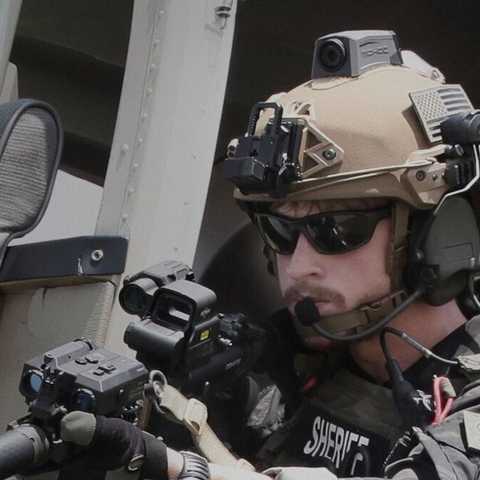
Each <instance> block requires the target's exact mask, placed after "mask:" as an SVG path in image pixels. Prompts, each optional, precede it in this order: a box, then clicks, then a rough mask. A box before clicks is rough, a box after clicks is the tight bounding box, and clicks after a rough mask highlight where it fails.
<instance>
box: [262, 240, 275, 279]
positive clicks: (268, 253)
mask: <svg viewBox="0 0 480 480" xmlns="http://www.w3.org/2000/svg"><path fill="white" fill-rule="evenodd" d="M263 255H264V256H265V258H266V260H267V272H268V273H269V274H270V275H273V276H274V277H276V276H277V259H276V258H275V253H274V252H273V251H272V249H271V248H270V247H268V246H267V245H264V247H263Z"/></svg>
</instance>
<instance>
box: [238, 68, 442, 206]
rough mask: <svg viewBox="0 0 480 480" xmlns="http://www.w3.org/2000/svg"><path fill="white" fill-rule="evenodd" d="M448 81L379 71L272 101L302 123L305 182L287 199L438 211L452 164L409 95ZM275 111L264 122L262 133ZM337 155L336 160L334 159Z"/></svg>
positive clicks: (407, 71) (319, 83) (325, 81)
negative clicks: (380, 201) (442, 158)
mask: <svg viewBox="0 0 480 480" xmlns="http://www.w3.org/2000/svg"><path fill="white" fill-rule="evenodd" d="M440 85H441V83H440V82H439V81H437V80H433V79H431V78H429V77H428V76H426V75H423V74H422V73H419V72H418V71H416V70H414V69H412V68H409V67H406V66H383V67H377V68H374V69H372V70H370V71H367V72H366V73H364V74H362V75H361V76H360V77H356V78H346V77H330V78H322V79H318V80H312V81H309V82H307V83H305V84H303V85H300V86H299V87H297V88H294V89H293V90H291V91H290V92H288V93H284V94H279V95H275V96H273V97H271V99H270V101H276V102H277V103H279V104H280V105H282V106H283V109H284V113H283V116H284V118H286V117H289V118H303V119H304V120H305V121H306V123H307V127H306V128H305V133H304V141H303V145H302V147H301V152H300V158H299V163H300V166H301V170H302V176H301V180H299V181H296V182H293V183H292V184H291V185H290V186H289V190H288V194H287V197H286V198H285V197H284V198H282V199H280V200H282V201H285V200H295V201H296V200H322V199H325V200H327V199H328V200H335V199H360V198H389V199H392V200H400V201H403V202H405V203H406V204H408V205H410V206H412V207H414V208H420V209H426V208H432V207H433V206H435V205H436V204H437V203H438V202H439V201H440V198H441V197H442V195H443V194H444V193H445V192H446V190H447V185H446V183H445V181H444V179H443V177H442V173H443V171H444V168H445V165H444V164H443V163H441V162H438V161H437V158H436V157H437V156H438V155H439V154H441V153H443V152H444V151H445V146H443V145H432V144H430V143H429V141H428V138H427V136H426V134H425V133H424V132H423V130H422V127H421V124H420V122H419V120H418V118H417V115H416V113H415V110H414V108H413V105H412V102H411V99H410V97H409V94H410V93H412V92H416V91H421V90H425V89H430V88H436V87H439V86H440ZM271 115H272V113H271V112H270V111H268V110H267V111H265V112H264V113H263V115H262V116H261V117H260V119H259V122H258V124H257V132H256V133H257V134H260V133H261V132H262V130H263V129H264V127H265V124H266V122H267V121H268V119H269V118H270V116H271ZM332 157H333V158H332ZM235 198H237V199H238V200H242V201H255V202H259V201H268V202H272V201H275V200H277V201H278V200H279V199H274V198H272V197H271V196H269V195H268V194H249V195H244V194H242V193H241V192H240V191H239V190H238V189H236V191H235Z"/></svg>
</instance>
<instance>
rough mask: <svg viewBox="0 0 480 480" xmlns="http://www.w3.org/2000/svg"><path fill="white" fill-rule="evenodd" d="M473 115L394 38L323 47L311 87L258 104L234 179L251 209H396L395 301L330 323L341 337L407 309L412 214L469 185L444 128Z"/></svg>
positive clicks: (230, 161) (232, 169) (231, 166)
mask: <svg viewBox="0 0 480 480" xmlns="http://www.w3.org/2000/svg"><path fill="white" fill-rule="evenodd" d="M402 53H403V59H402ZM472 110H473V107H472V105H471V103H470V101H469V99H468V97H467V96H466V94H465V92H464V91H463V89H462V87H461V86H460V85H446V84H444V78H443V75H442V74H441V73H440V72H439V71H438V70H437V69H435V68H432V67H431V66H429V65H428V64H426V63H425V62H423V61H422V60H421V59H420V58H419V57H418V56H416V55H415V54H413V53H412V52H400V50H399V48H398V45H397V40H396V36H395V34H394V33H393V32H389V31H353V32H342V33H338V34H332V35H327V36H324V37H320V38H319V39H318V40H317V42H316V45H315V53H314V62H313V69H312V79H311V80H310V81H308V82H306V83H304V84H303V85H300V86H299V87H297V88H294V89H293V90H291V91H290V92H288V93H282V94H277V95H274V96H273V97H271V98H270V99H269V100H268V101H267V102H266V103H260V104H257V105H256V106H255V107H254V109H253V110H252V114H251V118H250V122H249V127H248V131H247V134H246V135H245V136H244V137H242V138H239V139H238V140H235V141H232V142H231V144H230V146H229V158H227V159H226V161H225V175H226V177H227V178H228V179H230V180H232V181H233V182H234V183H235V184H236V186H237V188H236V189H235V194H234V195H235V198H236V199H237V200H239V201H240V202H241V203H243V204H245V205H247V209H248V208H249V206H250V208H255V205H259V204H264V203H265V202H270V203H271V202H279V201H281V202H285V201H290V200H291V201H299V200H322V201H325V204H326V205H335V203H338V201H339V200H341V201H345V200H347V199H374V198H377V199H384V200H387V201H389V202H391V203H392V204H393V218H392V220H393V240H392V248H391V255H390V262H389V263H390V274H391V277H392V283H393V285H394V294H393V295H392V296H391V297H389V298H388V299H379V302H377V303H376V305H365V306H362V307H360V309H358V310H359V311H360V313H359V311H355V312H351V314H347V315H342V319H340V318H336V317H337V316H334V317H335V318H332V319H330V320H331V321H330V320H329V319H325V320H324V322H325V325H326V326H327V327H328V328H329V329H331V330H332V331H336V332H338V331H345V330H352V329H353V330H356V331H361V330H362V329H365V328H367V327H369V326H371V323H372V322H374V323H375V322H377V321H378V319H379V318H381V317H383V316H385V314H387V313H388V312H390V311H391V310H393V308H394V307H395V304H396V303H398V298H399V297H398V295H395V293H398V292H400V293H403V290H404V288H403V278H402V273H403V271H404V269H405V265H406V250H407V230H408V221H409V215H410V212H411V211H414V210H429V209H433V210H434V209H435V208H439V205H440V204H441V203H442V202H443V199H444V198H445V197H446V193H447V192H448V191H449V190H452V189H457V190H459V189H460V188H462V187H464V186H465V184H466V183H467V181H466V180H465V179H460V180H459V179H458V178H457V177H455V175H454V174H452V168H451V164H450V163H449V162H447V161H446V158H448V157H454V156H455V153H457V154H458V155H461V152H460V151H459V148H458V146H457V145H451V144H447V142H445V141H444V139H443V138H442V132H441V124H442V122H443V121H444V120H445V119H447V118H449V117H451V116H453V115H455V114H459V113H461V112H470V111H472ZM449 167H450V168H449ZM457 170H458V169H457ZM453 177H455V179H454V178H453ZM467 180H468V179H467ZM462 182H463V183H462ZM327 208H328V207H327ZM400 296H401V295H400ZM347 317H348V318H347Z"/></svg>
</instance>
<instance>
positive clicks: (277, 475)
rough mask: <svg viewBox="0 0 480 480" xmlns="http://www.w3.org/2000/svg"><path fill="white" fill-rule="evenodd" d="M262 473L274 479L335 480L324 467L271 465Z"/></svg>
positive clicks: (334, 476)
mask: <svg viewBox="0 0 480 480" xmlns="http://www.w3.org/2000/svg"><path fill="white" fill-rule="evenodd" d="M262 473H263V474H264V475H268V476H270V477H272V478H274V479H275V480H337V476H336V475H334V474H333V473H332V472H331V471H330V470H327V469H326V468H305V467H272V468H267V470H265V471H263V472H262Z"/></svg>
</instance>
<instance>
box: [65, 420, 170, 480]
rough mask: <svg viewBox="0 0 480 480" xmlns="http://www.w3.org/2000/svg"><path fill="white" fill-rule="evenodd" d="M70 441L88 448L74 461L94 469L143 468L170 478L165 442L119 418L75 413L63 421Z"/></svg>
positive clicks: (150, 474) (151, 474) (152, 475)
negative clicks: (168, 475)
mask: <svg viewBox="0 0 480 480" xmlns="http://www.w3.org/2000/svg"><path fill="white" fill-rule="evenodd" d="M60 435H61V437H62V439H63V440H64V441H66V442H71V443H74V444H76V445H80V446H82V447H85V452H84V453H83V454H82V455H81V456H80V457H78V458H77V459H75V460H74V461H73V462H72V464H75V465H79V466H81V467H82V468H87V469H90V470H103V471H105V470H116V469H118V468H120V467H127V469H128V470H135V469H139V468H141V467H142V465H143V473H144V475H145V476H147V477H153V478H166V476H167V453H166V446H165V444H164V443H163V442H161V441H160V440H158V439H156V438H155V437H153V436H152V435H150V434H148V433H145V432H142V430H140V429H139V428H137V427H135V426H134V425H132V424H131V423H129V422H126V421H125V420H121V419H119V418H107V417H102V416H97V417H95V416H94V415H92V414H91V413H86V412H71V413H68V414H67V415H65V417H63V419H62V420H61V424H60Z"/></svg>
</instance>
